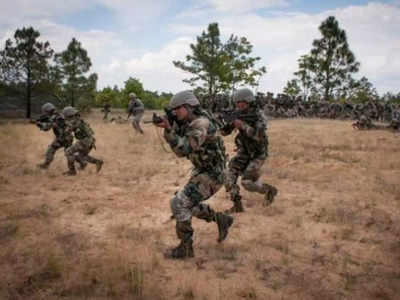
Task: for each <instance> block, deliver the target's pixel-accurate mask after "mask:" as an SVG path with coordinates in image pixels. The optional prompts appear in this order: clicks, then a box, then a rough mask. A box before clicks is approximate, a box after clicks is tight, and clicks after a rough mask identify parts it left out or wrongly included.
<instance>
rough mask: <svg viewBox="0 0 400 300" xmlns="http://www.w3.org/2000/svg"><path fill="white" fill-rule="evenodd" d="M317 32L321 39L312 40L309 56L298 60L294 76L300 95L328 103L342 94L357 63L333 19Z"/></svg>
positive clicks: (356, 68)
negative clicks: (301, 93)
mask: <svg viewBox="0 0 400 300" xmlns="http://www.w3.org/2000/svg"><path fill="white" fill-rule="evenodd" d="M319 30H320V32H321V34H322V38H321V39H316V40H314V41H313V48H312V49H311V52H310V54H308V55H304V56H302V57H301V58H300V60H299V70H298V71H297V72H296V73H295V75H296V76H297V77H298V79H299V80H300V82H301V85H302V88H303V92H306V93H307V94H308V93H310V94H313V96H314V97H315V96H318V97H319V98H323V99H324V100H329V99H332V98H333V97H334V96H335V95H338V94H343V90H345V89H346V88H348V87H346V84H348V83H349V82H351V80H352V79H351V78H352V77H351V76H352V74H353V73H356V72H358V70H359V66H360V63H359V62H357V61H356V58H355V56H354V54H353V52H351V51H350V48H349V45H348V43H347V37H346V32H345V31H344V30H342V29H340V28H339V23H338V21H337V20H336V19H335V17H333V16H330V17H328V18H327V19H326V20H325V21H323V22H322V24H321V25H320V26H319Z"/></svg>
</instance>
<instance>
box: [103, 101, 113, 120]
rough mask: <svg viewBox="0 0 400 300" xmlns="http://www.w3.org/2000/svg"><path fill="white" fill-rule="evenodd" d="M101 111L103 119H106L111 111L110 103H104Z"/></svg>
mask: <svg viewBox="0 0 400 300" xmlns="http://www.w3.org/2000/svg"><path fill="white" fill-rule="evenodd" d="M102 111H103V112H104V117H103V120H107V119H108V114H109V113H110V112H111V105H110V103H108V102H106V103H104V107H103V109H102Z"/></svg>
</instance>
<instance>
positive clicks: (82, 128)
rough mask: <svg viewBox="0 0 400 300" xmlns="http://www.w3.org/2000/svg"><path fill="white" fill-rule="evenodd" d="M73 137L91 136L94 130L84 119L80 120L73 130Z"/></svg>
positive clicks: (79, 138)
mask: <svg viewBox="0 0 400 300" xmlns="http://www.w3.org/2000/svg"><path fill="white" fill-rule="evenodd" d="M74 133H75V137H76V138H77V139H78V140H82V139H85V138H93V135H94V132H93V130H92V128H90V126H89V124H87V123H86V122H85V121H83V120H80V122H79V124H78V126H77V127H76V128H75V130H74Z"/></svg>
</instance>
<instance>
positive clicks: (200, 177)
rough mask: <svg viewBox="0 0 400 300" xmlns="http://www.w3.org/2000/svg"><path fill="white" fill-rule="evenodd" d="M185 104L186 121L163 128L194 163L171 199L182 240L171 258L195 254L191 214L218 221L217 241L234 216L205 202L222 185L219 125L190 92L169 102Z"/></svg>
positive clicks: (174, 145)
mask: <svg viewBox="0 0 400 300" xmlns="http://www.w3.org/2000/svg"><path fill="white" fill-rule="evenodd" d="M180 103H184V104H185V108H186V109H187V110H188V111H190V113H189V117H188V118H187V119H186V120H185V121H177V122H174V123H173V125H172V128H170V129H165V130H164V138H165V139H166V141H167V142H168V144H169V145H170V147H171V149H172V150H173V151H174V153H175V154H176V155H177V156H178V157H186V158H187V159H189V160H190V161H191V162H192V164H193V167H194V169H193V171H192V174H191V176H190V179H189V181H188V182H187V183H186V185H185V186H184V187H183V188H182V189H180V190H179V191H178V192H177V193H176V194H175V196H174V197H173V198H172V199H171V203H170V204H171V210H172V213H173V216H174V218H175V219H176V234H177V236H178V238H179V239H180V240H181V243H180V244H179V245H178V246H177V247H176V248H174V249H172V250H171V251H170V252H168V253H166V256H167V257H169V258H186V257H192V256H194V253H193V247H192V244H193V240H192V236H193V228H192V226H191V219H192V216H195V217H197V218H199V219H202V220H205V221H206V222H216V223H217V225H218V230H219V237H218V242H221V241H223V240H224V239H225V238H226V236H227V234H228V228H229V227H230V226H231V225H232V222H233V218H232V217H230V216H228V215H225V214H224V213H221V212H215V211H214V210H213V209H212V208H211V207H210V206H209V205H207V204H205V203H203V201H205V200H207V199H209V198H210V197H211V196H212V195H214V194H215V193H216V192H217V191H218V190H219V189H220V188H221V187H222V185H223V182H224V170H225V161H226V155H225V147H224V144H223V140H222V138H221V137H220V136H217V127H216V125H215V124H214V123H213V121H212V119H211V118H210V115H208V113H206V112H205V111H202V110H200V107H199V102H198V100H197V98H195V96H194V95H193V93H192V92H190V91H183V92H180V93H178V94H176V95H175V96H174V97H173V98H172V99H171V103H170V107H171V108H172V109H174V108H175V107H178V106H180V105H182V104H180Z"/></svg>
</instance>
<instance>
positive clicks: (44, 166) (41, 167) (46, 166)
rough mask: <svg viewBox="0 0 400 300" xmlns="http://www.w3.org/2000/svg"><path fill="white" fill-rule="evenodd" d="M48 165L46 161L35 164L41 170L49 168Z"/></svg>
mask: <svg viewBox="0 0 400 300" xmlns="http://www.w3.org/2000/svg"><path fill="white" fill-rule="evenodd" d="M49 165H50V164H48V163H42V164H38V165H37V166H38V168H40V169H42V170H46V169H48V168H49Z"/></svg>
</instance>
